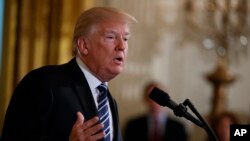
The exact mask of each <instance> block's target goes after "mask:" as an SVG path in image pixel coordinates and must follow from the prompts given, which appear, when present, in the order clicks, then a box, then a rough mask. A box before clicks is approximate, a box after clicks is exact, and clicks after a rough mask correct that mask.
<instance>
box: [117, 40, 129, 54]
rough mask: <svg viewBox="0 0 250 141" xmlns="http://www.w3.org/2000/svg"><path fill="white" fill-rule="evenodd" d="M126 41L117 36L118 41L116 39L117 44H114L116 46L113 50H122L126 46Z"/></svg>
mask: <svg viewBox="0 0 250 141" xmlns="http://www.w3.org/2000/svg"><path fill="white" fill-rule="evenodd" d="M126 44H127V43H126V41H124V40H123V38H119V39H118V41H117V45H116V48H115V50H116V51H124V50H125V48H126Z"/></svg>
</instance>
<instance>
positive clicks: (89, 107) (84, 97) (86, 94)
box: [75, 85, 98, 120]
mask: <svg viewBox="0 0 250 141" xmlns="http://www.w3.org/2000/svg"><path fill="white" fill-rule="evenodd" d="M75 90H76V94H77V96H78V97H79V100H80V103H81V105H82V109H83V115H84V118H85V119H86V120H89V119H91V118H92V117H94V116H97V115H98V114H97V109H96V105H95V103H94V98H93V97H92V95H91V91H90V90H89V88H84V86H82V85H81V86H79V85H75Z"/></svg>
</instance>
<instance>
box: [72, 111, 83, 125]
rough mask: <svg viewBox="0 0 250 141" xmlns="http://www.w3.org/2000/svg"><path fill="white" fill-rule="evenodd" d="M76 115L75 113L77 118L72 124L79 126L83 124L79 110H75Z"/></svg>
mask: <svg viewBox="0 0 250 141" xmlns="http://www.w3.org/2000/svg"><path fill="white" fill-rule="evenodd" d="M76 115H77V119H76V122H75V125H74V126H76V127H78V126H81V125H82V124H83V122H84V116H83V115H82V113H81V112H77V113H76Z"/></svg>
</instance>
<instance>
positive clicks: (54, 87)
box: [2, 7, 135, 141]
mask: <svg viewBox="0 0 250 141" xmlns="http://www.w3.org/2000/svg"><path fill="white" fill-rule="evenodd" d="M133 22H135V19H134V17H132V16H130V15H128V14H126V13H124V12H122V11H120V10H118V9H115V8H107V7H95V8H91V9H89V10H87V11H85V12H83V13H82V14H81V15H80V16H79V19H78V21H77V23H76V26H75V30H74V37H73V53H74V55H75V57H74V58H73V59H72V60H71V61H69V62H68V63H66V64H63V65H57V66H56V65H54V66H45V67H42V68H39V69H36V70H33V71H31V72H30V73H28V74H27V75H26V76H25V77H24V78H23V80H22V81H21V82H20V83H19V84H18V86H17V87H16V89H15V91H14V94H13V96H12V99H11V102H10V105H9V107H8V110H7V112H6V117H5V123H4V127H3V133H2V140H3V141H21V140H25V141H39V140H46V141H96V140H104V141H121V140H122V137H121V132H120V127H119V118H118V111H117V106H116V102H115V100H114V99H113V97H112V96H111V94H110V93H109V91H108V90H107V88H106V87H107V82H109V81H110V80H111V79H113V78H114V77H115V76H117V75H118V74H119V73H121V72H122V70H123V67H124V62H125V59H126V56H127V51H128V38H129V34H130V31H129V29H130V24H131V23H133Z"/></svg>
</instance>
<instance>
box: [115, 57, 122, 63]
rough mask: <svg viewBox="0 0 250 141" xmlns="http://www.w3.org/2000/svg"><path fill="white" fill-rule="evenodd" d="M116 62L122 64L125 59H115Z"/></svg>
mask: <svg viewBox="0 0 250 141" xmlns="http://www.w3.org/2000/svg"><path fill="white" fill-rule="evenodd" d="M114 61H115V62H117V63H122V62H123V57H115V58H114Z"/></svg>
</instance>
